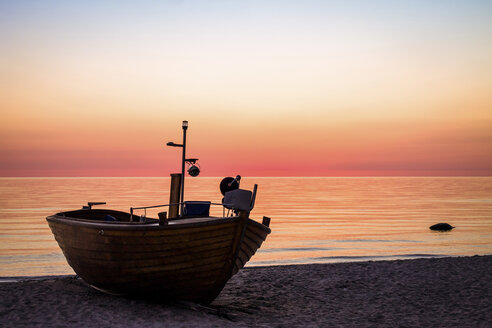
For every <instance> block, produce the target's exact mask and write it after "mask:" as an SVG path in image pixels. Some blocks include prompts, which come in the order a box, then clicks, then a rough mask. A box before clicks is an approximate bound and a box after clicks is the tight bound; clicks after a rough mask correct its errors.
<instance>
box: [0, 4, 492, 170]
mask: <svg viewBox="0 0 492 328" xmlns="http://www.w3.org/2000/svg"><path fill="white" fill-rule="evenodd" d="M1 6H3V7H2V8H0V109H1V113H2V119H1V121H0V176H167V175H168V174H169V173H170V172H171V171H179V165H180V154H179V150H178V149H172V148H169V147H165V146H164V145H165V143H166V142H167V141H176V142H180V139H181V121H182V120H189V121H190V129H189V156H190V157H195V156H196V157H198V158H200V163H201V166H202V174H203V175H204V176H223V175H234V174H242V175H248V176H387V175H398V176H400V175H412V176H414V175H415V176H422V175H439V176H443V175H444V176H447V175H491V174H492V60H491V58H492V44H491V43H490V37H489V36H490V33H491V32H492V28H491V27H492V26H491V25H492V24H491V22H490V19H489V16H488V15H487V13H490V12H491V11H490V9H492V8H491V6H490V5H489V4H487V3H485V4H484V3H482V2H479V1H469V2H466V3H462V2H456V3H453V5H451V3H450V2H449V1H442V2H441V1H436V2H433V3H432V4H430V3H428V2H426V1H423V2H418V1H417V2H415V1H409V2H408V3H406V2H400V3H398V4H395V3H394V2H390V1H377V2H375V3H373V4H371V5H369V4H367V3H366V2H364V1H348V2H345V1H344V2H342V1H340V2H339V3H338V2H330V3H329V4H327V3H325V2H319V1H306V2H305V3H303V5H302V6H300V5H299V4H298V3H297V2H289V1H284V2H277V1H266V2H254V1H253V2H249V3H245V4H242V3H231V2H223V1H212V2H208V3H202V2H198V1H197V2H194V1H190V2H183V3H180V2H169V3H167V2H163V3H161V4H155V3H153V4H150V3H147V2H145V1H144V2H141V3H138V4H126V5H125V6H123V5H121V4H118V3H117V2H115V3H112V2H107V3H104V4H100V3H98V2H95V3H87V4H86V5H77V4H75V3H70V2H60V3H56V2H52V3H48V4H44V5H38V4H36V3H27V2H26V3H25V2H23V1H19V2H15V3H12V4H2V5H1Z"/></svg>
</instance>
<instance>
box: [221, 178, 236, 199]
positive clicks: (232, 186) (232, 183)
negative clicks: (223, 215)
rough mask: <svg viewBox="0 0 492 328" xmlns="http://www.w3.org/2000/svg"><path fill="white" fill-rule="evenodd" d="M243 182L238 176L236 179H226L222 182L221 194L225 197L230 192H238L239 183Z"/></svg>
mask: <svg viewBox="0 0 492 328" xmlns="http://www.w3.org/2000/svg"><path fill="white" fill-rule="evenodd" d="M240 181H241V176H240V175H237V176H236V177H235V178H233V177H226V178H224V179H222V181H221V182H220V192H221V193H222V195H223V196H225V193H226V192H228V191H232V190H236V189H238V188H239V182H240Z"/></svg>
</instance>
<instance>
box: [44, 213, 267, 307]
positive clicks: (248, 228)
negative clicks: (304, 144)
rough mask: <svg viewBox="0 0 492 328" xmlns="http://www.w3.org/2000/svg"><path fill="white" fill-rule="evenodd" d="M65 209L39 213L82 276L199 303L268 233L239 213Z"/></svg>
mask: <svg viewBox="0 0 492 328" xmlns="http://www.w3.org/2000/svg"><path fill="white" fill-rule="evenodd" d="M66 214H67V215H70V212H67V213H66ZM67 215H65V214H64V213H59V214H57V215H54V216H50V217H47V221H48V224H49V226H50V228H51V231H52V232H53V234H54V236H55V239H56V241H57V242H58V245H59V246H60V248H61V249H62V251H63V254H64V255H65V257H66V259H67V262H68V264H69V265H70V266H71V267H72V268H73V270H74V271H75V272H76V273H77V275H79V276H80V277H81V278H82V279H83V280H84V281H86V282H87V283H88V284H90V285H92V286H93V287H95V288H97V289H100V290H103V291H106V292H109V293H113V294H125V295H136V296H142V297H157V298H164V299H182V300H190V301H197V302H202V303H209V302H211V301H212V300H213V299H214V298H215V297H217V296H218V294H219V293H220V291H221V290H222V288H223V287H224V285H225V284H226V282H227V280H229V279H230V277H231V276H232V275H234V274H235V273H237V272H238V271H239V269H241V268H242V267H243V266H244V265H245V264H246V262H248V261H249V259H250V258H251V257H252V256H253V255H254V253H255V252H256V250H257V249H258V248H259V247H260V246H261V244H262V243H263V241H264V240H265V239H266V237H267V235H268V234H269V233H270V229H269V228H268V227H266V226H264V225H262V224H260V223H257V222H255V221H253V220H251V219H249V218H248V217H247V216H242V217H232V218H215V219H214V218H208V219H207V218H203V219H201V220H200V219H195V220H193V219H189V220H177V221H174V222H172V224H171V223H170V224H168V225H159V224H158V223H151V224H148V223H147V224H135V223H131V222H117V223H115V222H101V221H91V220H86V219H77V218H71V217H69V216H67ZM181 221H182V222H181Z"/></svg>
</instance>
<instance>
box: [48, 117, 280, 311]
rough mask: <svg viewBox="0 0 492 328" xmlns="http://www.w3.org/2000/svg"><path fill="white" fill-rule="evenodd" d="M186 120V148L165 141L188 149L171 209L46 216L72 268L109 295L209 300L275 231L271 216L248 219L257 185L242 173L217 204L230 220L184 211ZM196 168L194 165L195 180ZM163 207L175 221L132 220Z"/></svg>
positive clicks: (88, 210)
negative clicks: (246, 185)
mask: <svg viewBox="0 0 492 328" xmlns="http://www.w3.org/2000/svg"><path fill="white" fill-rule="evenodd" d="M185 122H186V121H184V122H183V130H184V137H183V144H182V145H177V144H174V143H168V145H170V146H175V147H176V146H179V147H182V148H183V165H182V174H172V175H171V177H172V178H171V193H170V204H166V205H157V206H147V207H138V208H131V209H130V212H129V213H127V212H122V211H115V210H109V209H93V208H92V206H93V205H99V204H105V203H89V204H88V206H84V207H83V208H82V209H80V210H74V211H68V212H60V213H57V214H55V215H52V216H48V217H47V218H46V220H47V221H48V224H49V226H50V228H51V231H52V232H53V234H54V236H55V239H56V241H57V242H58V245H59V246H60V248H61V250H62V251H63V254H64V255H65V258H66V259H67V262H68V264H69V265H70V266H71V267H72V268H73V270H74V271H75V272H76V273H77V275H79V276H80V277H81V278H82V279H83V280H84V281H85V282H87V283H88V284H89V285H91V286H93V287H95V288H97V289H99V290H102V291H104V292H108V293H112V294H120V295H121V294H124V295H135V296H139V297H157V298H164V299H181V300H190V301H196V302H201V303H209V302H211V301H213V300H214V299H215V298H216V297H217V296H218V295H219V293H220V292H221V290H222V288H223V287H224V286H225V284H226V282H227V281H228V280H229V279H230V278H231V277H232V276H233V275H234V274H236V273H237V272H238V271H239V270H240V269H241V268H242V267H243V266H244V265H245V264H246V263H247V262H248V261H249V259H250V258H251V257H252V256H253V255H254V254H255V252H256V251H257V249H258V248H260V247H261V245H262V243H263V242H264V241H265V239H266V237H267V235H268V234H269V233H270V232H271V230H270V228H269V227H268V226H269V223H270V219H269V218H267V217H264V218H263V221H262V223H258V222H256V221H254V220H252V219H250V218H249V213H250V211H251V209H252V208H253V206H254V201H255V195H256V185H255V189H254V191H253V192H249V191H245V190H241V189H238V187H239V179H240V176H238V177H236V179H232V178H225V179H224V180H223V181H222V183H221V191H222V193H223V194H224V195H225V197H224V200H225V202H224V200H223V203H220V204H215V205H220V206H224V207H223V208H224V209H226V208H227V210H228V211H233V212H232V213H234V214H233V216H225V215H224V216H223V217H211V216H209V214H208V210H207V211H206V212H204V213H198V215H197V213H196V212H195V213H193V211H191V210H188V211H187V205H189V209H192V208H193V206H195V205H196V204H195V205H193V204H191V203H196V202H183V201H181V202H180V199H181V200H182V199H183V192H184V188H183V186H184V164H185V161H186V162H191V163H192V164H193V167H194V164H195V162H196V160H197V159H190V160H186V159H185V144H186V129H185V124H184V123H185ZM186 128H187V122H186ZM193 167H192V168H193ZM197 170H198V173H199V169H198V168H197V167H194V171H193V174H191V172H190V175H192V176H195V175H197V174H198V173H197ZM227 179H229V180H227ZM224 188H225V190H222V189H224ZM180 194H181V196H180ZM244 197H246V198H244ZM248 197H250V198H249V199H248ZM241 198H242V199H241ZM205 203H206V204H208V205H210V202H205ZM192 205H193V206H192ZM161 206H169V213H170V218H167V212H161V213H159V219H152V218H147V217H145V216H137V215H134V210H142V209H143V210H145V211H146V209H147V208H152V207H161ZM179 206H181V213H180V214H179V215H178V211H179ZM186 213H187V214H188V216H187V215H186ZM223 213H224V214H225V210H224V211H223ZM161 214H162V215H161ZM189 214H191V216H190V215H189Z"/></svg>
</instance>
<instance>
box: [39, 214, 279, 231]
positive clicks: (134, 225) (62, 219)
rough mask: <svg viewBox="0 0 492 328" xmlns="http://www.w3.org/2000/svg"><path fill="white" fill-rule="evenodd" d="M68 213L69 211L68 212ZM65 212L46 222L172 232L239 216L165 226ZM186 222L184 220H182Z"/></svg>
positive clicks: (231, 220)
mask: <svg viewBox="0 0 492 328" xmlns="http://www.w3.org/2000/svg"><path fill="white" fill-rule="evenodd" d="M68 212H70V211H68ZM63 213H67V212H60V213H57V214H54V215H50V216H48V217H46V220H47V221H48V222H55V223H61V224H66V225H71V226H80V227H86V228H96V229H107V230H124V231H151V230H152V231H154V230H174V229H183V228H195V227H206V226H212V225H221V224H227V223H233V222H238V221H239V220H240V218H239V216H233V217H210V220H207V221H202V222H179V223H177V222H176V221H177V220H174V222H173V224H167V225H159V223H158V220H157V219H152V220H156V221H155V222H151V223H149V222H147V223H144V222H126V221H123V222H122V221H117V222H106V221H97V220H88V219H79V218H74V217H70V216H65V215H62V214H63ZM183 221H186V219H183ZM248 224H254V225H255V226H256V227H258V228H261V229H262V230H264V231H265V232H266V233H267V234H270V233H271V229H270V228H269V227H267V226H265V225H263V224H261V223H259V222H256V221H255V220H253V219H251V218H248Z"/></svg>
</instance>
